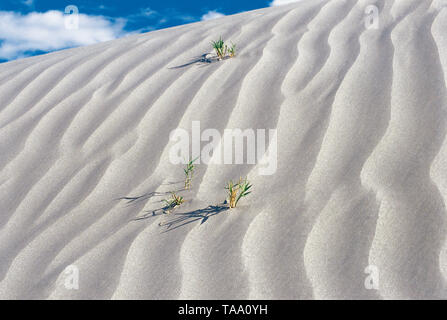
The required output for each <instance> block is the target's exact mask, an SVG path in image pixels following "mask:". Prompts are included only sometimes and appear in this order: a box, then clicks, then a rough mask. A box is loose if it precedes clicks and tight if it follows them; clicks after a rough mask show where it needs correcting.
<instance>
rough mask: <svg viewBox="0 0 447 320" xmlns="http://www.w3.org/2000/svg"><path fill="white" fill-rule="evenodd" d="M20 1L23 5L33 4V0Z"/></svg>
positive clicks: (29, 5)
mask: <svg viewBox="0 0 447 320" xmlns="http://www.w3.org/2000/svg"><path fill="white" fill-rule="evenodd" d="M22 3H23V4H24V5H25V6H28V7H31V6H33V5H34V0H23V1H22Z"/></svg>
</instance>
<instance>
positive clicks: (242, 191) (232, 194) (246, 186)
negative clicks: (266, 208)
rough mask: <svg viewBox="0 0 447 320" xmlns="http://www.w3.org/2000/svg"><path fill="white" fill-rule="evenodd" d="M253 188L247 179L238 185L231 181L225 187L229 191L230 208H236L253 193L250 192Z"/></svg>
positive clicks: (240, 181) (240, 180)
mask: <svg viewBox="0 0 447 320" xmlns="http://www.w3.org/2000/svg"><path fill="white" fill-rule="evenodd" d="M251 187H252V185H251V184H250V182H249V181H248V180H247V179H245V180H242V178H241V179H239V182H238V183H236V184H235V183H234V182H233V181H232V180H230V182H228V184H227V186H226V187H225V189H226V190H228V204H229V206H230V208H236V206H237V204H238V202H239V200H241V199H242V198H244V197H246V196H248V195H249V194H250V193H251V191H249V190H250V188H251Z"/></svg>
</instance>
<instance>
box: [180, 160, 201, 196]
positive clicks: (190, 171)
mask: <svg viewBox="0 0 447 320" xmlns="http://www.w3.org/2000/svg"><path fill="white" fill-rule="evenodd" d="M197 159H198V158H195V159H194V160H191V161H189V162H188V164H187V165H186V169H184V170H183V172H185V189H186V190H188V189H190V188H191V184H192V178H193V175H194V169H195V165H194V162H195V161H196V160H197Z"/></svg>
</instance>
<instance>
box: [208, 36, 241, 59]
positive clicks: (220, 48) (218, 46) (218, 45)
mask: <svg viewBox="0 0 447 320" xmlns="http://www.w3.org/2000/svg"><path fill="white" fill-rule="evenodd" d="M211 44H212V46H213V49H214V50H215V51H216V55H217V57H218V59H219V60H223V59H225V58H226V57H230V58H234V57H235V56H236V45H235V44H234V43H231V46H230V47H229V46H228V45H227V44H225V41H224V40H223V39H222V36H221V37H220V38H219V40H216V41H212V42H211Z"/></svg>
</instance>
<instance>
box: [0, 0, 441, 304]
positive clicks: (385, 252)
mask: <svg viewBox="0 0 447 320" xmlns="http://www.w3.org/2000/svg"><path fill="white" fill-rule="evenodd" d="M370 4H375V5H376V6H377V7H378V8H379V9H380V12H381V13H380V23H379V29H377V30H376V29H366V28H365V25H364V19H365V8H366V7H367V6H368V5H370ZM445 7H447V4H446V2H445V1H442V0H436V1H429V0H423V1H421V0H396V1H391V0H359V1H356V0H343V1H342V0H332V1H327V0H305V1H303V2H300V3H296V4H291V5H286V6H281V7H275V8H267V9H262V10H257V11H253V12H248V13H243V14H239V15H235V16H229V17H224V18H221V19H217V20H211V21H207V22H201V23H196V24H191V25H186V26H181V27H176V28H171V29H167V30H160V31H156V32H151V33H147V34H143V35H135V36H131V37H128V38H125V39H120V40H116V41H111V42H107V43H101V44H98V45H93V46H89V47H84V48H77V49H71V50H65V51H61V52H57V53H52V54H48V55H43V56H38V57H32V58H29V59H23V60H18V61H14V62H10V63H5V64H1V65H0V298H2V299H22V298H31V299H45V298H49V299H81V298H82V299H137V298H143V299H177V298H182V299H248V298H250V299H258V298H260V299H362V298H365V299H397V298H402V299H421V298H422V299H424V298H443V299H447V282H446V280H447V243H446V239H445V235H446V218H447V217H446V208H445V203H446V201H447V139H446V132H447V131H446V129H447V122H446V121H447V117H446V111H447V95H446V82H445V81H446V80H445V77H446V75H447V33H446V30H447V9H446V8H445ZM219 35H223V36H224V38H225V39H231V40H232V41H234V42H235V43H237V44H238V45H239V53H238V56H237V57H236V58H235V59H230V60H226V61H222V62H218V63H212V64H208V65H195V64H193V65H190V66H185V67H182V68H174V69H173V68H172V67H176V66H180V65H183V64H185V63H188V62H189V61H191V59H193V58H194V57H197V56H200V55H202V54H203V53H206V52H209V51H210V41H211V40H213V39H215V38H218V37H219ZM193 120H200V121H201V126H202V128H216V129H217V130H219V131H221V132H223V130H224V129H225V128H254V129H257V128H266V129H269V128H273V129H277V130H278V170H277V172H276V174H275V175H272V176H261V175H259V174H258V170H257V166H254V165H226V166H224V165H210V166H206V165H199V166H198V167H197V171H196V176H195V179H194V182H193V189H192V190H191V191H189V192H187V193H184V194H183V195H184V196H185V197H186V198H188V199H189V200H190V201H189V202H188V203H187V204H186V205H184V207H183V208H179V209H178V211H177V212H175V213H174V214H173V215H171V216H167V215H161V216H156V217H148V218H147V219H143V220H138V221H132V220H133V219H135V218H136V217H141V216H143V215H144V214H145V211H148V210H149V211H150V210H153V209H155V208H157V207H160V206H161V203H160V200H162V199H163V198H165V197H162V196H153V197H150V196H146V197H143V198H141V199H139V200H138V201H134V202H132V203H129V204H128V203H127V202H126V201H118V200H117V199H118V198H120V197H124V196H141V195H146V194H148V193H150V192H154V191H158V192H167V191H169V190H171V189H173V188H175V187H178V186H179V185H177V186H176V185H172V184H169V183H170V182H177V181H179V180H181V179H182V174H183V172H182V169H183V166H181V165H180V166H179V165H177V166H175V165H172V164H171V163H170V161H169V158H168V157H169V150H170V147H171V146H172V144H173V143H172V142H170V141H169V133H170V132H171V131H172V130H173V129H175V128H185V129H189V128H190V127H191V123H192V121H193ZM240 175H243V176H245V175H248V177H249V178H250V180H251V182H252V183H253V185H254V187H253V188H254V189H253V193H252V194H251V195H250V196H249V197H247V198H246V199H244V200H243V201H242V202H241V206H240V208H238V209H235V210H231V211H224V212H221V213H219V214H216V215H214V216H210V217H209V219H207V220H206V221H205V222H204V223H202V224H201V220H195V219H189V220H186V221H184V222H190V223H188V224H185V225H180V224H175V225H173V226H172V227H171V231H169V232H164V231H166V228H161V227H160V226H159V223H160V222H166V221H170V220H173V219H175V217H176V216H175V214H178V213H187V212H192V211H194V210H197V209H202V208H205V207H207V206H208V205H213V204H216V203H218V202H219V201H222V200H224V198H225V190H224V189H223V186H224V185H225V182H226V181H228V180H229V179H235V178H238V177H239V176H240ZM180 187H181V183H180ZM67 266H75V267H77V268H78V269H79V289H78V290H68V289H67V287H66V286H65V282H66V279H67V276H68V273H67V274H64V273H63V272H64V270H65V268H66V267H67ZM368 266H375V267H376V268H377V270H378V271H379V275H380V276H379V280H380V281H379V288H378V290H374V289H373V290H368V289H366V288H365V285H364V283H365V278H366V277H367V276H368V274H366V273H365V268H367V267H368Z"/></svg>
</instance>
